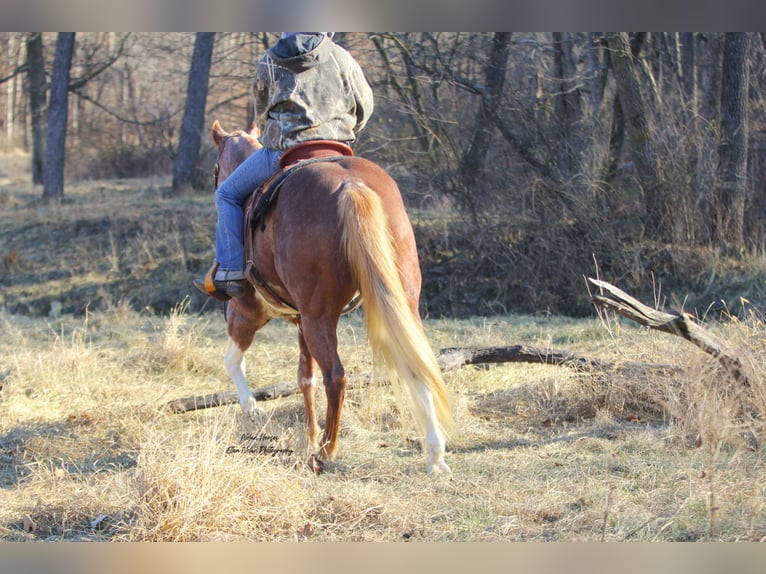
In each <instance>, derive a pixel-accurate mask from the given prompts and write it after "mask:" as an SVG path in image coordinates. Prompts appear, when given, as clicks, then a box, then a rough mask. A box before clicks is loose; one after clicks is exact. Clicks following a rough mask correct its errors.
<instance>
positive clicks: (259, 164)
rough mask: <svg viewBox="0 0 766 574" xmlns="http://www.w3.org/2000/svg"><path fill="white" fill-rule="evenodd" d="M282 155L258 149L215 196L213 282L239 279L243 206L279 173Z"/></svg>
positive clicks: (241, 275) (242, 256)
mask: <svg viewBox="0 0 766 574" xmlns="http://www.w3.org/2000/svg"><path fill="white" fill-rule="evenodd" d="M281 156H282V152H281V151H279V150H273V149H269V148H265V147H264V148H261V149H259V150H258V151H256V152H255V153H253V154H252V155H251V156H250V157H248V158H247V159H246V160H245V161H243V162H242V163H241V164H240V166H239V167H238V168H237V169H235V170H234V171H233V172H232V173H231V175H230V176H229V177H227V178H226V179H225V180H224V181H223V183H221V185H220V186H218V189H217V190H216V192H215V206H216V209H217V210H218V223H217V225H216V230H215V258H216V260H217V261H218V272H217V273H216V276H215V279H217V280H227V279H242V278H244V268H245V246H244V205H245V202H246V201H247V198H248V197H249V196H250V194H251V193H253V191H255V189H256V188H257V187H258V186H259V185H261V184H262V183H263V182H264V181H266V180H267V179H269V177H271V176H272V175H273V174H274V173H275V172H276V171H277V170H278V169H279V158H280V157H281Z"/></svg>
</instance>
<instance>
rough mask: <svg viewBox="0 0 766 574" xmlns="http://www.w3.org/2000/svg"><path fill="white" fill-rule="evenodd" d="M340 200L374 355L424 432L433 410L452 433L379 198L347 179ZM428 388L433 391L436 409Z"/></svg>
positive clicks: (440, 382)
mask: <svg viewBox="0 0 766 574" xmlns="http://www.w3.org/2000/svg"><path fill="white" fill-rule="evenodd" d="M338 201H339V208H340V222H341V229H342V230H343V245H344V248H345V252H346V257H347V259H348V261H349V264H350V266H351V268H352V271H353V273H354V276H355V277H356V279H357V281H358V282H359V289H360V291H361V292H362V299H363V301H364V312H365V319H366V322H367V337H368V339H369V341H370V345H371V347H372V349H373V353H374V354H375V355H376V356H378V357H381V358H382V359H383V360H384V361H385V363H386V366H387V367H388V371H389V374H390V377H391V379H392V383H393V384H396V383H398V382H403V383H404V387H405V388H406V391H407V395H408V397H409V398H410V399H411V400H410V406H411V407H412V412H413V415H414V419H415V422H416V424H417V425H418V427H419V429H420V431H421V433H425V432H426V420H427V418H428V411H429V410H431V409H432V408H433V409H434V411H435V413H434V414H435V415H436V421H437V422H438V424H439V426H440V427H441V431H442V432H443V433H445V434H449V433H450V432H451V431H452V428H453V420H452V409H451V406H450V399H449V393H448V391H447V388H446V386H445V385H444V380H443V379H442V374H441V369H440V368H439V364H438V363H437V361H436V357H435V356H434V353H433V351H432V349H431V346H430V344H429V341H428V339H427V338H426V335H425V333H424V331H423V326H422V323H421V322H420V317H419V316H417V314H416V312H415V313H413V311H412V309H411V308H410V306H409V304H408V302H407V297H406V295H405V291H404V287H403V285H402V281H401V278H400V274H399V269H398V266H397V263H396V258H395V257H394V249H393V245H392V238H391V235H390V233H389V231H388V225H387V222H386V216H385V214H384V212H383V208H382V204H381V200H380V197H379V196H378V195H377V194H376V193H375V192H374V191H372V190H371V189H370V188H369V187H367V186H366V185H364V184H361V183H359V182H353V183H350V182H349V183H346V184H344V186H343V187H342V188H341V190H340V192H339V200H338ZM424 389H427V390H428V391H430V395H431V396H432V397H433V407H431V406H430V405H429V404H428V403H429V402H430V401H428V400H427V397H428V394H424V393H423V391H424Z"/></svg>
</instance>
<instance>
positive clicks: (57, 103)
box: [43, 32, 75, 200]
mask: <svg viewBox="0 0 766 574" xmlns="http://www.w3.org/2000/svg"><path fill="white" fill-rule="evenodd" d="M74 39H75V33H74V32H59V33H58V38H57V40H56V54H55V56H54V59H53V74H52V77H51V97H50V104H49V105H48V135H47V141H46V147H45V170H44V174H43V175H44V177H43V197H44V198H45V199H47V200H54V199H61V198H62V197H64V158H65V150H66V131H67V118H68V116H69V113H68V112H69V110H68V108H69V98H68V94H69V91H68V90H69V74H70V69H71V66H72V54H73V53H74Z"/></svg>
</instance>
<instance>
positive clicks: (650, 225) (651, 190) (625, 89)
mask: <svg viewBox="0 0 766 574" xmlns="http://www.w3.org/2000/svg"><path fill="white" fill-rule="evenodd" d="M607 42H608V43H609V49H610V50H611V56H612V70H613V71H614V75H615V79H616V80H617V92H618V94H619V96H620V103H621V106H622V110H623V113H624V115H625V127H626V135H627V136H628V139H629V141H630V143H631V145H632V151H633V153H634V154H635V156H634V157H635V158H636V171H637V174H638V180H639V183H640V184H641V188H642V189H643V192H644V206H645V215H644V230H645V232H646V235H647V236H648V237H649V238H651V239H655V240H657V241H670V240H671V238H672V233H671V231H672V229H671V226H670V224H671V218H670V217H669V215H670V214H669V211H670V210H669V208H668V202H669V198H668V195H667V194H666V193H664V190H663V189H662V182H661V179H660V172H659V164H658V160H657V154H656V151H655V149H654V148H655V146H654V141H653V138H652V132H651V122H650V115H649V114H650V110H649V106H648V105H647V102H646V101H645V99H644V97H643V95H642V93H641V84H640V82H639V79H638V72H637V70H636V66H635V64H634V61H633V60H634V58H633V55H632V53H631V49H630V44H629V42H628V34H627V33H625V32H619V33H610V34H607Z"/></svg>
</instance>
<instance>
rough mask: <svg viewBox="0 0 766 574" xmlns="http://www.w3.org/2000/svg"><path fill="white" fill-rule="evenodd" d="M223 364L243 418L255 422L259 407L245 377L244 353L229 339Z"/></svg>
mask: <svg viewBox="0 0 766 574" xmlns="http://www.w3.org/2000/svg"><path fill="white" fill-rule="evenodd" d="M223 364H224V366H225V367H226V371H227V372H228V373H229V376H230V377H231V379H232V380H233V381H234V384H235V385H236V387H237V394H238V395H239V406H240V407H242V412H243V413H244V415H245V418H246V419H247V420H249V421H250V422H253V423H255V422H257V419H258V418H260V417H259V415H260V409H258V406H257V405H256V402H255V397H253V393H252V392H251V391H250V387H249V386H248V384H247V378H246V377H245V353H244V352H243V351H242V349H240V348H239V347H238V346H237V344H236V343H235V342H234V341H233V340H231V339H229V346H228V348H227V349H226V356H225V357H224V359H223Z"/></svg>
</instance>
